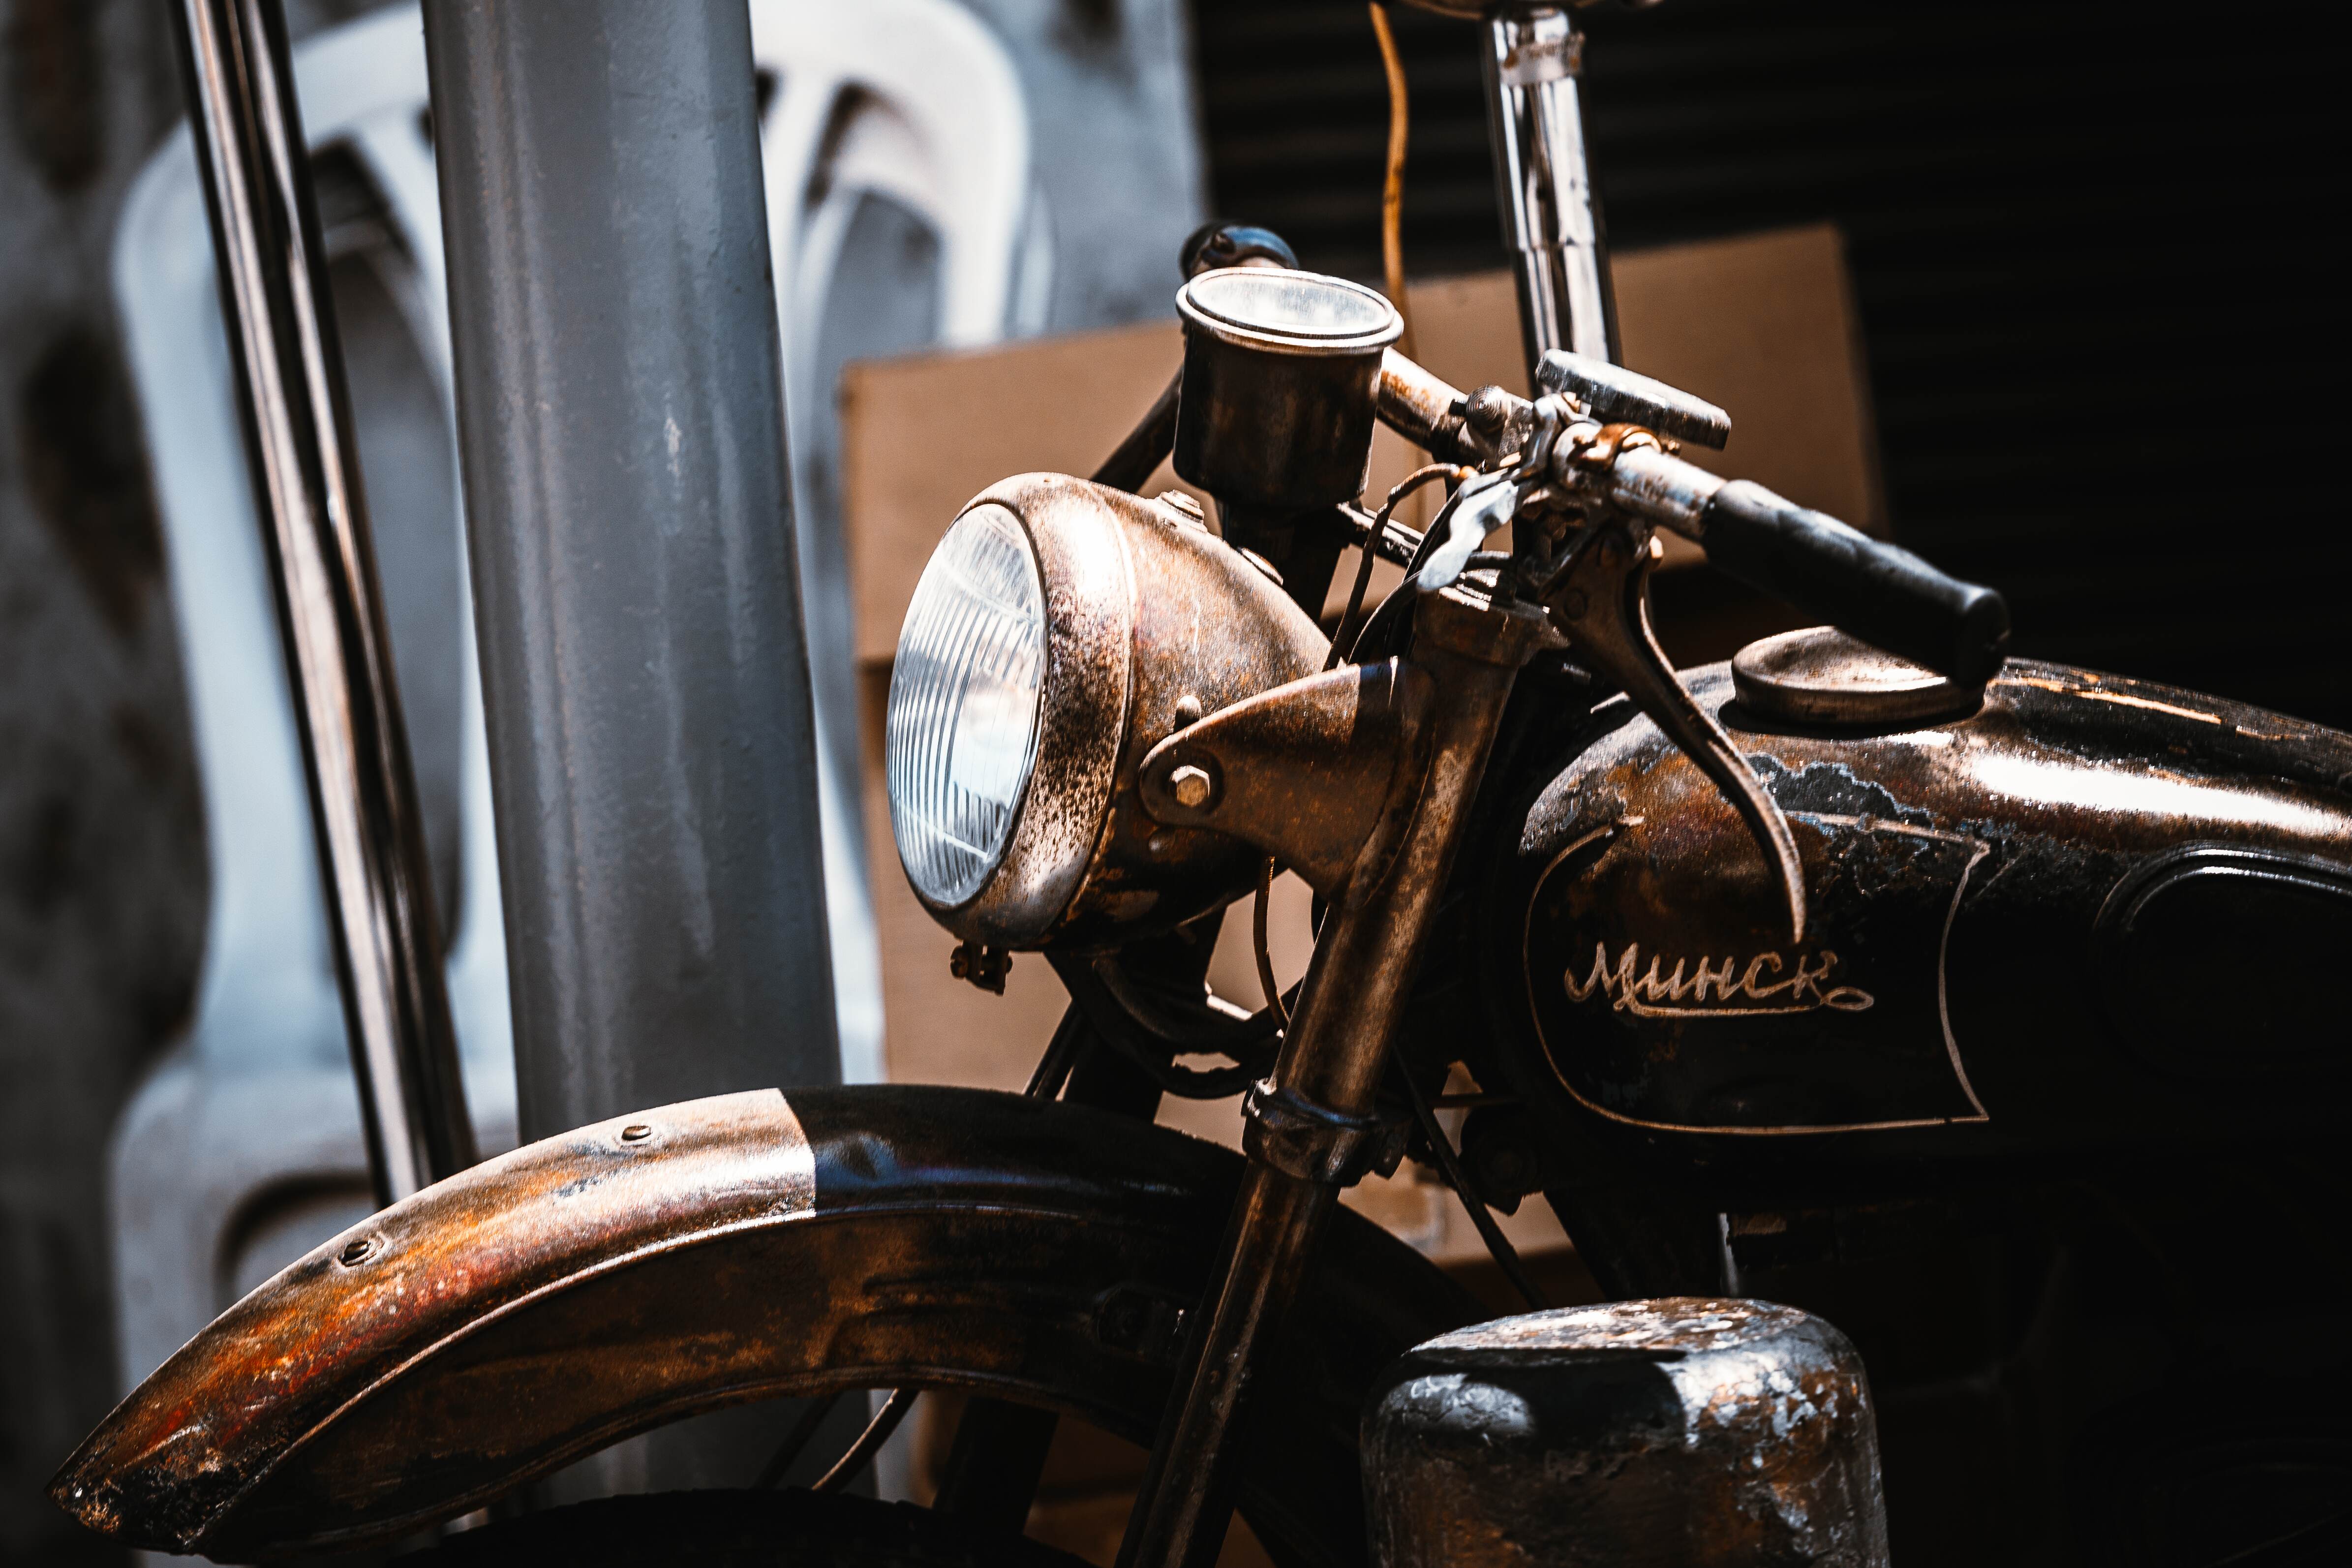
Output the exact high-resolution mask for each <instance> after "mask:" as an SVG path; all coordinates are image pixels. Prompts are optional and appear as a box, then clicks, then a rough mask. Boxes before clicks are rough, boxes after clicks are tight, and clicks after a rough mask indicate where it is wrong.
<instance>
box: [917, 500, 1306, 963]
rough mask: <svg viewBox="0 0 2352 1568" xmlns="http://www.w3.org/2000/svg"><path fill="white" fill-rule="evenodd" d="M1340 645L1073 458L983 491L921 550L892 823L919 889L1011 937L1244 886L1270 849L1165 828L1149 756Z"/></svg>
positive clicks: (1147, 915) (1202, 538) (948, 923)
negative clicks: (1149, 792)
mask: <svg viewBox="0 0 2352 1568" xmlns="http://www.w3.org/2000/svg"><path fill="white" fill-rule="evenodd" d="M1327 647H1328V644H1327V643H1326V641H1325V639H1324V637H1323V635H1322V633H1321V632H1320V631H1319V630H1318V628H1317V627H1316V626H1315V623H1314V622H1313V621H1312V620H1310V619H1308V617H1307V615H1306V613H1305V612H1304V611H1302V610H1300V609H1299V608H1298V607H1297V605H1294V604H1292V603H1291V601H1290V599H1289V597H1288V596H1287V595H1285V594H1284V593H1283V592H1282V590H1281V588H1280V587H1279V586H1277V585H1276V584H1275V583H1273V582H1272V581H1271V580H1269V579H1268V578H1267V577H1266V576H1265V574H1263V573H1261V572H1260V571H1259V570H1258V569H1257V568H1255V566H1253V565H1252V564H1251V563H1249V562H1248V561H1247V560H1246V559H1244V557H1243V556H1242V555H1241V553H1240V552H1237V551H1235V550H1233V549H1231V548H1230V547H1228V546H1227V545H1226V544H1224V542H1223V541H1221V540H1219V539H1217V538H1216V537H1215V536H1213V535H1212V534H1211V533H1209V532H1208V531H1207V530H1206V529H1204V528H1202V526H1201V525H1200V524H1199V523H1198V522H1197V521H1193V520H1192V519H1190V518H1188V517H1186V516H1185V515H1184V514H1183V513H1181V512H1179V511H1177V510H1175V509H1174V508H1172V507H1170V506H1165V505H1162V504H1160V503H1159V502H1156V501H1147V500H1140V499H1139V498H1137V497H1135V496H1131V495H1129V494H1127V493H1126V492H1125V491H1122V490H1114V489H1107V488H1105V487H1103V486H1099V485H1095V484H1091V483H1088V482H1087V481H1086V480H1083V479H1070V478H1067V477H1066V476H1063V475H1059V474H1028V475H1023V476H1021V477H1019V478H1017V479H1007V480H1005V481H1004V482H1003V483H1002V484H999V485H995V486H993V487H992V488H991V489H988V490H986V491H984V492H982V494H981V495H980V496H979V497H978V498H976V499H975V500H973V501H972V502H971V505H969V506H968V507H966V508H965V510H964V511H963V513H962V514H961V516H960V517H958V519H957V520H956V521H955V524H954V526H953V527H951V528H950V530H949V531H948V534H947V537H946V538H945V539H943V540H942V541H941V542H940V546H939V549H938V550H937V551H936V552H934V553H933V555H932V557H931V562H930V564H929V566H927V567H926V568H925V569H924V573H923V577H922V581H921V583H920V584H919V586H918V587H917V589H916V591H915V598H914V602H913V604H912V605H909V607H908V613H907V621H906V626H905V628H904V629H903V630H902V631H901V632H900V634H899V637H898V658H897V661H896V663H895V665H894V666H893V668H892V670H891V676H890V698H889V709H888V719H887V725H886V738H885V752H886V773H887V777H888V780H889V788H890V826H891V832H892V834H893V836H894V837H896V838H897V840H898V856H899V859H900V861H901V862H902V863H903V864H904V866H905V868H906V870H907V878H908V881H909V883H911V884H912V885H913V887H914V889H915V894H916V896H917V897H918V898H919V899H920V900H922V902H923V905H924V907H925V908H926V909H928V910H929V911H930V913H931V915H932V917H933V918H934V919H936V920H938V921H940V924H941V925H944V926H945V927H947V928H948V929H949V930H950V931H953V932H955V933H956V934H957V935H959V936H962V937H967V938H970V939H971V940H974V941H979V942H987V943H990V944H992V945H993V946H997V947H1004V948H1037V947H1045V946H1075V947H1084V946H1087V945H1095V944H1102V943H1108V942H1113V941H1126V940H1129V939H1130V938H1132V937H1134V936H1137V935H1141V934H1146V933H1148V932H1149V931H1155V930H1166V929H1169V928H1171V927H1173V926H1176V925H1179V924H1181V923H1182V922H1183V921H1188V920H1191V919H1192V918H1193V917H1195V916H1197V915H1200V914H1204V913H1206V912H1208V911H1209V910H1214V909H1217V908H1220V907H1222V906H1223V904H1225V903H1227V902H1229V901H1231V900H1233V899H1234V898H1236V897H1238V896H1240V894H1241V893H1243V892H1244V891H1246V890H1247V889H1248V888H1249V887H1250V885H1251V883H1252V881H1253V879H1254V878H1255V868H1256V862H1257V852H1256V851H1255V850H1253V849H1251V848H1249V847H1247V846H1245V845H1243V844H1241V843H1240V842H1239V841H1237V840H1235V839H1233V838H1230V837H1225V836H1224V835H1222V834H1217V833H1211V832H1207V831H1204V830H1201V829H1195V828H1171V827H1164V826H1160V824H1159V823H1157V822H1155V821H1154V820H1153V819H1152V818H1151V817H1150V816H1149V815H1148V814H1147V813H1146V812H1145V811H1144V810H1143V807H1142V804H1141V802H1140V800H1139V797H1138V796H1137V794H1136V780H1135V774H1136V766H1137V764H1138V763H1140V762H1141V760H1142V758H1143V754H1144V753H1145V752H1148V751H1150V749H1151V747H1152V746H1153V745H1154V744H1156V743H1158V742H1160V741H1161V740H1164V739H1165V738H1166V737H1167V736H1169V735H1170V734H1171V733H1173V732H1174V731H1176V730H1177V729H1179V728H1180V727H1181V726H1182V725H1183V724H1186V723H1189V722H1191V721H1193V720H1195V719H1198V718H1201V717H1203V716H1205V715H1207V714H1209V713H1213V712H1215V711H1217V710H1219V709H1222V708H1225V707H1229V706H1231V705H1232V704H1234V703H1235V702H1238V701H1240V700H1243V699H1244V698H1247V697H1253V696H1255V695H1256V694H1257V693H1258V692H1260V691H1265V690H1268V689H1272V688H1274V687H1276V686H1279V685H1281V684H1283V683H1284V682H1286V681H1289V680H1293V679H1297V678H1299V677H1301V676H1305V675H1311V674H1313V673H1314V672H1315V671H1316V670H1318V669H1319V668H1322V662H1323V656H1324V653H1325V650H1326V648H1327Z"/></svg>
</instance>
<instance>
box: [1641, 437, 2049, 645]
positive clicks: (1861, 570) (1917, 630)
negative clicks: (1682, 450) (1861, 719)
mask: <svg viewBox="0 0 2352 1568" xmlns="http://www.w3.org/2000/svg"><path fill="white" fill-rule="evenodd" d="M1669 460H1670V461H1672V460H1678V459H1669ZM1699 539H1700V542H1701V543H1703V544H1705V545H1706V558H1707V560H1708V561H1709V562H1711V563H1714V564H1715V565H1717V566H1720V567H1721V568H1722V569H1723V570H1724V571H1726V572H1728V573H1729V574H1731V575H1733V576H1734V577H1737V578H1738V579H1739V580H1740V581H1741V582H1743V583H1746V584H1748V586H1750V587H1753V588H1760V589H1762V590H1763V591H1764V592H1765V593H1768V594H1770V595H1773V596H1774V597H1776V598H1780V599H1783V600H1786V601H1787V602H1788V603H1790V604H1791V605H1796V606H1797V607H1798V608H1799V609H1801V610H1802V611H1804V612H1805V613H1806V614H1807V615H1811V616H1821V617H1822V619H1823V620H1826V621H1828V622H1830V623H1831V624H1832V625H1833V626H1837V627H1839V628H1840V629H1841V630H1843V631H1848V632H1851V633H1853V635H1854V636H1855V637H1860V638H1862V639H1863V641H1864V642H1867V643H1873V644H1875V645H1876V646H1878V647H1883V648H1885V650H1886V651H1887V652H1889V653H1892V654H1898V655H1900V656H1901V657H1903V658H1907V659H1909V660H1911V661H1912V662H1913V663H1914V664H1921V665H1925V666H1927V668H1929V669H1933V670H1936V671H1937V672H1938V673H1940V674H1943V675H1947V676H1949V677H1951V679H1954V680H1956V681H1958V682H1960V683H1961V684H1963V685H1968V686H1981V685H1982V684H1984V682H1986V681H1987V680H1990V679H1992V677H1993V675H1994V674H1995V673H1996V672H1997V671H1998V670H1999V669H2000V663H2001V659H2002V658H2003V657H2004V656H2005V654H2006V652H2007V650H2008V647H2009V605H2008V604H2007V603H2006V602H2005V601H2004V600H2003V599H2002V598H2001V596H2000V595H1999V594H1997V593H1995V592H1994V591H1993V590H1992V589H1990V588H1987V587H1983V586H1981V585H1980V584H1975V583H1963V582H1961V581H1960V580H1959V579H1958V578H1957V577H1951V576H1948V575H1946V574H1944V573H1942V572H1939V571H1937V569H1936V568H1935V567H1933V566H1931V565H1929V564H1928V563H1927V562H1925V561H1922V560H1920V559H1919V557H1917V556H1916V555H1914V554H1912V553H1911V552H1909V551H1907V550H1905V549H1903V548H1902V547H1900V546H1899V545H1894V544H1889V543H1887V542H1885V541H1884V540H1877V539H1873V538H1871V537H1870V536H1869V535H1867V534H1864V533H1861V532H1858V531H1855V530H1854V529H1852V528H1849V527H1847V526H1846V525H1845V524H1844V523H1843V522H1840V521H1838V520H1837V519H1835V518H1833V517H1831V516H1830V515H1828V514H1827V513H1826V512H1818V511H1812V510H1808V509H1806V508H1804V507H1801V506H1799V505H1797V504H1796V503H1795V502H1794V501H1791V500H1784V499H1783V498H1781V497H1780V496H1777V495H1774V494H1773V493H1772V492H1771V491H1770V490H1768V489H1765V488H1764V487H1763V486H1762V485H1759V484H1751V483H1749V482H1748V480H1746V479H1734V480H1732V481H1731V482H1730V483H1728V484H1727V485H1725V486H1724V487H1723V488H1722V489H1718V490H1717V491H1716V492H1715V498H1714V499H1713V500H1711V501H1709V502H1708V503H1707V508H1706V516H1705V518H1704V520H1703V522H1702V525H1701V531H1700V535H1699Z"/></svg>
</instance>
